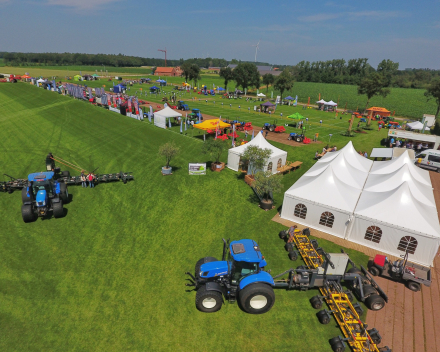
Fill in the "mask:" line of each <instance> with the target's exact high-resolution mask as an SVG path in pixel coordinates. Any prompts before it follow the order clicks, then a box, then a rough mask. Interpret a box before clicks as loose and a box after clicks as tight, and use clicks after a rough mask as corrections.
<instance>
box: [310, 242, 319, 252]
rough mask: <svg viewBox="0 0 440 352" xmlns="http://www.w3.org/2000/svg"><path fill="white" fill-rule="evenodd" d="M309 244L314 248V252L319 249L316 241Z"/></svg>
mask: <svg viewBox="0 0 440 352" xmlns="http://www.w3.org/2000/svg"><path fill="white" fill-rule="evenodd" d="M310 243H311V244H312V246H313V248H315V250H316V249H317V248H318V247H319V244H318V240H311V241H310Z"/></svg>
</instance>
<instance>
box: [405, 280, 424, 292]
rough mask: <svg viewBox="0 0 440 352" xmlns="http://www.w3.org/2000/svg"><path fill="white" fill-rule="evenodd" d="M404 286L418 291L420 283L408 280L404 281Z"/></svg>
mask: <svg viewBox="0 0 440 352" xmlns="http://www.w3.org/2000/svg"><path fill="white" fill-rule="evenodd" d="M406 287H408V288H409V289H410V290H411V291H414V292H419V291H420V289H421V287H420V284H419V283H418V282H414V281H408V282H407V283H406Z"/></svg>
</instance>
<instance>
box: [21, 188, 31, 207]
mask: <svg viewBox="0 0 440 352" xmlns="http://www.w3.org/2000/svg"><path fill="white" fill-rule="evenodd" d="M21 201H22V202H23V203H24V202H30V201H31V198H30V197H28V196H27V187H23V188H22V189H21Z"/></svg>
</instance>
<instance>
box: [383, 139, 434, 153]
mask: <svg viewBox="0 0 440 352" xmlns="http://www.w3.org/2000/svg"><path fill="white" fill-rule="evenodd" d="M390 148H406V149H414V150H415V151H417V152H423V151H424V150H426V149H429V145H428V143H426V142H424V143H422V142H411V141H406V140H404V139H402V140H400V139H397V138H396V139H394V137H391V139H390Z"/></svg>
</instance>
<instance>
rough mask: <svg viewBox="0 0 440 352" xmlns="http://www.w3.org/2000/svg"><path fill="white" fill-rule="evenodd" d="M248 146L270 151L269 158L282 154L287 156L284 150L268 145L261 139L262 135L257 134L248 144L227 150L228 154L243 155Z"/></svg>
mask: <svg viewBox="0 0 440 352" xmlns="http://www.w3.org/2000/svg"><path fill="white" fill-rule="evenodd" d="M250 145H256V146H257V147H259V148H261V149H270V150H272V154H271V155H270V157H276V156H279V155H283V154H287V152H286V151H285V150H282V149H279V148H277V147H274V146H273V145H272V144H270V143H269V142H268V141H267V140H266V138H264V137H263V134H262V133H260V132H259V133H257V135H256V136H255V138H254V139H252V140H251V141H250V142H248V143H246V144H243V145H240V146H238V147H235V148H231V149H229V151H230V152H232V153H235V154H239V155H241V154H242V153H244V151H245V150H246V148H247V147H248V146H250Z"/></svg>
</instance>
